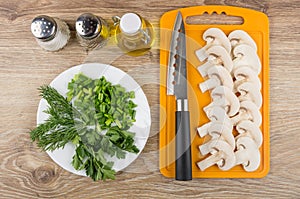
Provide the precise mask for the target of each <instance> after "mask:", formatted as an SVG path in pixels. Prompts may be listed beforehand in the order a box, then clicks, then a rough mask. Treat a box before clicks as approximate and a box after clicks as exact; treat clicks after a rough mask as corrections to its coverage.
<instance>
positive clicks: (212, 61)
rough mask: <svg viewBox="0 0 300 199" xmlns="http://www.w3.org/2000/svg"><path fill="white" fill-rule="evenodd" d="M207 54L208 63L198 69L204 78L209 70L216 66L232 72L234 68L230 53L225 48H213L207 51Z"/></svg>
mask: <svg viewBox="0 0 300 199" xmlns="http://www.w3.org/2000/svg"><path fill="white" fill-rule="evenodd" d="M207 54H208V59H207V61H206V62H205V63H204V64H202V65H201V66H199V67H198V71H199V73H200V74H201V76H202V77H206V76H207V71H208V69H209V68H211V67H212V66H215V65H221V66H223V67H225V68H226V69H227V71H228V72H231V70H232V68H233V62H232V59H231V57H230V55H229V53H228V52H227V51H226V49H225V48H224V47H222V46H212V47H211V48H209V49H207Z"/></svg>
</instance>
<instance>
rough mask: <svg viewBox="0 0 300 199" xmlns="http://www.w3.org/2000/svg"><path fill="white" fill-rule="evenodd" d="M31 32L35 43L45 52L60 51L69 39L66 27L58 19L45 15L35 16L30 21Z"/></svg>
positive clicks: (68, 31)
mask: <svg viewBox="0 0 300 199" xmlns="http://www.w3.org/2000/svg"><path fill="white" fill-rule="evenodd" d="M31 32H32V34H33V36H34V37H35V38H36V41H37V43H38V44H39V45H40V46H41V47H42V48H43V49H45V50H47V51H58V50H60V49H62V48H63V47H64V46H65V45H66V44H67V43H68V40H69V39H70V29H69V27H68V25H67V24H66V23H65V22H63V21H62V20H60V19H58V18H52V17H49V16H46V15H40V16H37V17H36V18H34V19H33V20H32V23H31Z"/></svg>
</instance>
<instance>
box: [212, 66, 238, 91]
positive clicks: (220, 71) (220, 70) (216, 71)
mask: <svg viewBox="0 0 300 199" xmlns="http://www.w3.org/2000/svg"><path fill="white" fill-rule="evenodd" d="M207 74H208V77H209V78H217V79H218V80H220V82H221V85H224V86H226V87H228V88H229V89H231V90H232V89H233V80H232V77H231V75H230V73H229V72H228V71H227V70H226V69H225V68H224V67H222V66H213V67H211V68H210V69H209V70H208V71H207Z"/></svg>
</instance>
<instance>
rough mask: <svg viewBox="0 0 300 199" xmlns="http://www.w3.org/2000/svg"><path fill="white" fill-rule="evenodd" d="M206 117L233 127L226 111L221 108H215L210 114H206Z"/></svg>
mask: <svg viewBox="0 0 300 199" xmlns="http://www.w3.org/2000/svg"><path fill="white" fill-rule="evenodd" d="M206 116H207V117H208V119H209V120H210V121H212V122H214V121H219V122H224V123H226V124H230V125H232V123H231V121H230V118H229V117H228V115H227V113H226V111H225V110H224V109H223V108H222V107H220V106H215V107H213V108H212V109H211V110H210V111H209V112H207V113H206Z"/></svg>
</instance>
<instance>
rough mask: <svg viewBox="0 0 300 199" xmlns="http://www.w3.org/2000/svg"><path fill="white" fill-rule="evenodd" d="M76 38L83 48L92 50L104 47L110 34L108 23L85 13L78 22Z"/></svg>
mask: <svg viewBox="0 0 300 199" xmlns="http://www.w3.org/2000/svg"><path fill="white" fill-rule="evenodd" d="M75 27H76V37H77V39H78V42H79V44H80V45H81V46H83V47H85V48H86V50H91V49H93V48H95V47H97V46H99V47H102V46H103V45H104V44H105V43H106V40H107V38H108V37H109V34H110V32H109V31H110V28H109V26H108V24H107V22H106V21H105V20H104V19H102V18H101V17H98V16H96V15H94V14H91V13H84V14H82V15H80V16H79V17H78V18H77V20H76V24H75Z"/></svg>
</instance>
